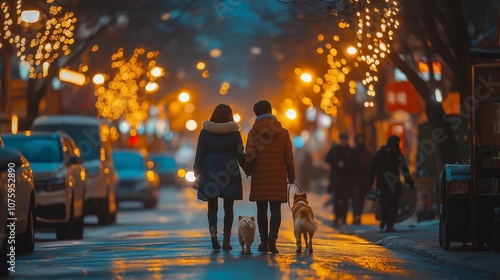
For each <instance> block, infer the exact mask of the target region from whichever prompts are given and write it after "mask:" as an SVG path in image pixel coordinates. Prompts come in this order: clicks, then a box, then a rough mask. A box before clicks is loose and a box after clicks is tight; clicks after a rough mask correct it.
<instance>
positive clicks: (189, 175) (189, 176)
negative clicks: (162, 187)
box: [184, 171, 196, 183]
mask: <svg viewBox="0 0 500 280" xmlns="http://www.w3.org/2000/svg"><path fill="white" fill-rule="evenodd" d="M184 178H186V181H188V182H189V183H194V181H196V176H194V171H188V172H186V176H184Z"/></svg>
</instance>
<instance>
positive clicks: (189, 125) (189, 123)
mask: <svg viewBox="0 0 500 280" xmlns="http://www.w3.org/2000/svg"><path fill="white" fill-rule="evenodd" d="M196 128H198V123H197V122H196V121H195V120H188V121H187V122H186V129H187V130H189V131H194V130H196Z"/></svg>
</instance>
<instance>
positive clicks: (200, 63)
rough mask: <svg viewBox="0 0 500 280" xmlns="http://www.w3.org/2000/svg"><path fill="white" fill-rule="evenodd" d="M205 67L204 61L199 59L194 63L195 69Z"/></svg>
mask: <svg viewBox="0 0 500 280" xmlns="http://www.w3.org/2000/svg"><path fill="white" fill-rule="evenodd" d="M205 67H206V65H205V62H202V61H200V62H198V64H196V69H198V70H203V69H205Z"/></svg>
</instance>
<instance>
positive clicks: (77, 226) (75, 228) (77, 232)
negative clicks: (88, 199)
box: [68, 215, 83, 239]
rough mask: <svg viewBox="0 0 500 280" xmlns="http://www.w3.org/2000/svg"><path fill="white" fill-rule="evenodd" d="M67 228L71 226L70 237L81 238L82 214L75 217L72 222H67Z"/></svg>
mask: <svg viewBox="0 0 500 280" xmlns="http://www.w3.org/2000/svg"><path fill="white" fill-rule="evenodd" d="M68 228H72V230H70V231H71V233H70V239H83V215H82V216H80V217H78V218H76V219H75V223H74V224H72V225H70V224H68Z"/></svg>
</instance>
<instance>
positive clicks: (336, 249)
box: [11, 184, 494, 279]
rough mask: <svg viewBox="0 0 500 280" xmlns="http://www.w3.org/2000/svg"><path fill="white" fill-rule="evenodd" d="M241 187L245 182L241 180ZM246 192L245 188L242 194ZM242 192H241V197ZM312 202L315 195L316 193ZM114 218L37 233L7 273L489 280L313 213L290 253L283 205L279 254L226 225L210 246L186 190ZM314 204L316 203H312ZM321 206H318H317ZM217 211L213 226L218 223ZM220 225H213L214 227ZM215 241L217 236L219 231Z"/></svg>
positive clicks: (247, 209)
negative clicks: (66, 232)
mask: <svg viewBox="0 0 500 280" xmlns="http://www.w3.org/2000/svg"><path fill="white" fill-rule="evenodd" d="M246 186H247V184H246ZM244 193H245V194H246V195H248V189H247V188H246V189H245V192H244ZM246 197H248V196H246ZM314 199H315V203H312V204H315V205H317V204H319V203H322V202H323V201H320V199H321V197H316V198H314ZM121 206H122V207H121V208H120V211H119V213H118V220H117V224H116V225H113V226H106V227H104V226H97V225H95V223H96V220H94V218H93V217H87V218H86V228H85V238H84V240H82V241H64V242H61V241H56V240H55V234H54V233H50V232H44V233H37V243H36V248H35V252H33V253H32V254H27V255H23V256H19V258H18V263H17V271H16V273H12V274H11V278H12V279H360V278H363V279H494V278H493V277H490V275H488V274H486V273H482V272H478V271H477V270H474V269H469V268H464V267H457V266H451V265H443V264H440V263H438V262H435V261H432V260H429V259H426V258H423V257H421V256H418V255H415V254H407V253H403V252H400V251H397V250H391V249H388V248H385V247H383V246H379V245H376V244H373V243H372V242H371V241H369V240H366V239H363V238H360V237H358V236H355V235H349V234H342V233H340V231H339V230H338V229H333V228H332V227H330V226H329V225H328V224H327V223H328V222H329V221H327V220H323V218H318V220H319V221H320V229H319V231H318V233H317V234H316V235H315V237H314V239H313V242H314V253H313V254H308V253H301V254H296V253H295V239H294V236H293V232H292V222H291V213H290V211H289V209H288V206H287V205H286V204H283V205H282V213H283V218H282V227H281V231H280V237H279V240H278V249H279V250H280V253H278V254H267V253H261V252H257V245H258V243H259V240H258V238H256V241H255V243H254V244H253V245H252V251H253V253H252V254H241V253H240V248H239V245H238V243H237V234H236V233H237V229H236V227H233V237H232V239H231V240H232V242H231V244H232V245H233V248H234V249H233V250H232V251H229V252H225V251H217V252H214V251H213V250H212V249H211V245H210V239H209V235H208V226H207V221H206V204H205V203H203V202H200V201H198V200H196V198H195V192H194V191H193V190H191V189H189V188H185V189H183V190H180V191H179V190H178V189H175V188H163V189H162V190H161V200H160V204H159V207H158V208H157V209H155V210H143V209H142V208H141V207H140V205H136V204H134V203H127V204H123V205H121ZM315 208H319V206H315ZM321 211H323V210H319V209H318V212H321ZM238 215H255V205H254V204H253V203H250V202H248V201H241V202H236V203H235V217H237V216H238ZM222 217H223V216H222V209H220V210H219V224H222ZM220 231H221V230H219V232H220ZM219 236H220V237H219V239H222V234H219Z"/></svg>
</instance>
